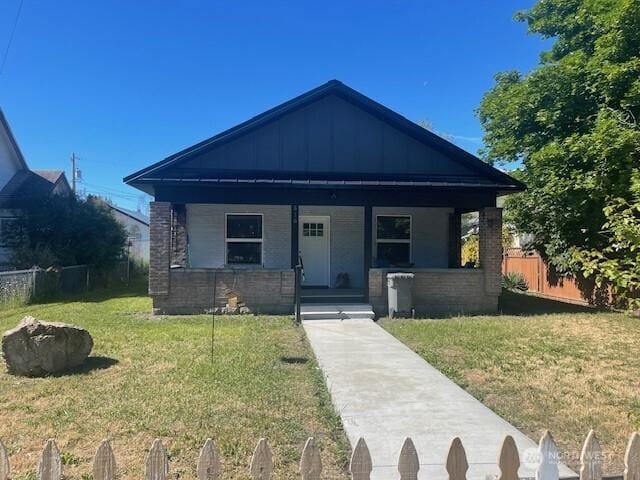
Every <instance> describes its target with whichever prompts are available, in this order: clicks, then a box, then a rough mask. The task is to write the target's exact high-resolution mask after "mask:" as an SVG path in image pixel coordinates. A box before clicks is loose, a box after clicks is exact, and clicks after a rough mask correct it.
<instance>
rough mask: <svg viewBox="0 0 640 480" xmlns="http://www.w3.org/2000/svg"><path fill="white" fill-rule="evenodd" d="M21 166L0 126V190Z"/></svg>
mask: <svg viewBox="0 0 640 480" xmlns="http://www.w3.org/2000/svg"><path fill="white" fill-rule="evenodd" d="M21 168H22V166H21V165H20V163H19V161H18V157H17V154H16V151H15V149H14V147H13V145H12V143H11V140H10V139H9V135H8V133H7V132H6V131H5V130H4V129H3V128H2V127H1V126H0V189H2V187H4V186H5V185H6V184H7V182H8V181H9V180H11V177H13V176H14V175H15V174H16V172H17V171H18V170H20V169H21Z"/></svg>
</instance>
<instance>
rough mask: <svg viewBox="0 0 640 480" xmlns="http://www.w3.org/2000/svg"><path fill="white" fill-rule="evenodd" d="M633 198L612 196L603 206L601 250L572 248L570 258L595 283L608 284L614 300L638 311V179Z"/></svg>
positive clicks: (639, 210) (639, 252)
mask: <svg viewBox="0 0 640 480" xmlns="http://www.w3.org/2000/svg"><path fill="white" fill-rule="evenodd" d="M632 192H633V193H634V201H633V202H631V203H629V202H627V201H626V200H624V199H622V198H616V199H614V200H613V201H612V202H611V203H610V204H609V205H608V206H606V207H605V208H604V214H605V217H606V219H607V221H606V223H605V224H604V230H603V231H602V235H604V236H605V238H607V240H608V242H607V245H606V246H605V247H604V248H603V249H602V250H595V249H594V250H584V249H579V248H573V249H572V250H571V253H572V257H573V259H574V261H575V263H576V264H577V265H580V267H581V268H582V271H583V273H584V274H585V276H587V277H594V279H595V282H596V285H598V286H601V285H603V284H606V285H608V286H609V287H610V288H611V293H612V294H613V297H614V300H615V302H616V303H617V304H618V305H619V306H622V307H628V308H630V309H635V310H640V179H638V180H636V181H634V188H633V189H632Z"/></svg>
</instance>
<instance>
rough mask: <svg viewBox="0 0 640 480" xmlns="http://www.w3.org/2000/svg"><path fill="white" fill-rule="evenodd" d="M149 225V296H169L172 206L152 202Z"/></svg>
mask: <svg viewBox="0 0 640 480" xmlns="http://www.w3.org/2000/svg"><path fill="white" fill-rule="evenodd" d="M149 225H150V228H149V237H150V238H149V240H150V245H149V295H168V294H169V259H170V249H171V204H169V203H168V202H151V204H150V205H149Z"/></svg>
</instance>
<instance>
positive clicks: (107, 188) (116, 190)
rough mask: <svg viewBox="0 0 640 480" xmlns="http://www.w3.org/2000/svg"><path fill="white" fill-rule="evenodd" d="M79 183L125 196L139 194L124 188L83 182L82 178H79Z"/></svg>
mask: <svg viewBox="0 0 640 480" xmlns="http://www.w3.org/2000/svg"><path fill="white" fill-rule="evenodd" d="M80 183H82V184H83V185H86V186H88V187H93V188H95V189H99V190H105V191H109V192H113V193H116V194H120V195H124V196H127V197H136V198H137V197H139V196H140V194H135V193H130V192H127V191H125V190H118V189H116V188H113V187H107V186H104V185H97V184H95V183H89V182H85V181H84V180H81V181H80Z"/></svg>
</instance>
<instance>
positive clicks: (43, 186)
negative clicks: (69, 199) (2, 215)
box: [0, 170, 55, 209]
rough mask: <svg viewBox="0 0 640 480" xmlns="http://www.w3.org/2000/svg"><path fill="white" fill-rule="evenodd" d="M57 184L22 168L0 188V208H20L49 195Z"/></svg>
mask: <svg viewBox="0 0 640 480" xmlns="http://www.w3.org/2000/svg"><path fill="white" fill-rule="evenodd" d="M54 188H55V184H54V183H52V182H50V181H48V180H46V179H45V178H43V177H41V176H40V175H37V174H35V173H34V172H32V171H31V170H20V171H18V172H16V174H15V175H14V176H13V177H11V180H9V182H7V184H6V185H5V186H4V187H3V188H2V190H0V208H8V209H19V208H24V207H26V206H27V205H28V204H29V202H32V201H38V200H41V199H44V198H46V197H47V196H49V195H50V194H51V193H52V192H53V189H54Z"/></svg>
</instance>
